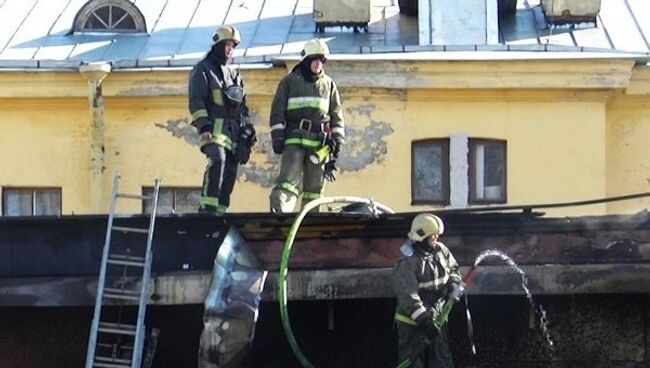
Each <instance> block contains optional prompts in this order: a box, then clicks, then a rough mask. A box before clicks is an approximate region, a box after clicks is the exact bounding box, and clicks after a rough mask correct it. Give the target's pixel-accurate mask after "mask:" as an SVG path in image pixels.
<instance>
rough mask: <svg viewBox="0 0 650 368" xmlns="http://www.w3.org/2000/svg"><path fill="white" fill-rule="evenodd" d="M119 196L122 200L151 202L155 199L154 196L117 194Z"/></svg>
mask: <svg viewBox="0 0 650 368" xmlns="http://www.w3.org/2000/svg"><path fill="white" fill-rule="evenodd" d="M117 196H118V197H120V198H130V199H141V200H147V201H150V200H152V199H153V196H150V195H141V194H128V193H117Z"/></svg>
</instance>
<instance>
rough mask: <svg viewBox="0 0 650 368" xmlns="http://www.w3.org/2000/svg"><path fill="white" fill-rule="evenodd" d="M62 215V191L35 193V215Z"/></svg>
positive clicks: (39, 190)
mask: <svg viewBox="0 0 650 368" xmlns="http://www.w3.org/2000/svg"><path fill="white" fill-rule="evenodd" d="M60 214H61V191H60V190H59V189H37V190H35V191H34V215H35V216H58V215H60Z"/></svg>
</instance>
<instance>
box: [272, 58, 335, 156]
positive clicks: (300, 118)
mask: <svg viewBox="0 0 650 368" xmlns="http://www.w3.org/2000/svg"><path fill="white" fill-rule="evenodd" d="M323 123H329V126H330V129H331V133H332V138H333V139H334V140H335V141H336V143H337V144H338V146H339V147H340V146H342V145H343V143H344V140H345V123H344V121H343V111H342V107H341V97H340V95H339V91H338V88H337V87H336V83H334V80H332V78H330V77H329V76H328V75H327V74H325V73H324V72H322V73H321V74H320V75H317V76H314V80H313V81H308V80H306V79H305V77H304V75H303V73H302V72H301V71H300V64H298V66H296V67H295V68H294V69H293V70H292V71H291V73H289V74H288V75H286V76H285V77H284V78H282V80H281V81H280V83H279V85H278V88H277V91H276V93H275V97H274V98H273V104H272V105H271V120H270V126H271V137H272V138H273V139H278V138H279V137H282V138H283V139H284V144H285V145H290V144H293V145H300V146H303V147H307V148H318V147H320V146H321V145H322V143H323V142H322V141H321V140H319V133H320V132H321V129H322V126H321V124H323Z"/></svg>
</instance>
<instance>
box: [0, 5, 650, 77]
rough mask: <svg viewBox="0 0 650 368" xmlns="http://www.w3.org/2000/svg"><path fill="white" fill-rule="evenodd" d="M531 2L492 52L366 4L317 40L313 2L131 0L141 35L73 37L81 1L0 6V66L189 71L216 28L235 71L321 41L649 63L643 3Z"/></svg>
mask: <svg viewBox="0 0 650 368" xmlns="http://www.w3.org/2000/svg"><path fill="white" fill-rule="evenodd" d="M539 1H540V0H519V1H518V3H517V10H516V12H515V13H514V14H511V15H508V16H504V17H501V18H500V19H499V24H498V31H499V42H500V43H499V44H491V45H486V44H470V45H458V44H448V45H447V44H444V43H442V44H437V45H419V39H418V18H417V17H415V16H406V15H402V14H400V12H399V7H398V6H397V0H371V1H370V4H371V19H370V23H369V26H368V32H363V31H362V32H354V31H353V29H351V28H346V27H328V28H326V29H325V32H324V33H317V32H315V31H316V27H315V23H314V20H313V16H312V12H313V0H218V1H217V0H133V1H132V2H133V3H134V4H135V5H136V6H137V7H138V9H139V10H140V11H141V12H142V14H143V16H144V17H145V20H146V24H147V29H148V34H120V33H111V34H74V33H71V28H72V26H73V22H74V17H75V15H76V14H77V12H78V11H79V9H80V8H81V7H82V6H83V5H84V4H85V3H86V0H0V68H3V69H8V68H10V69H13V68H18V69H32V68H34V69H55V70H58V69H76V68H77V67H78V66H79V65H80V64H82V63H90V62H99V61H110V62H112V63H113V67H114V68H117V69H119V68H148V67H187V66H191V65H193V64H194V63H195V62H196V61H197V60H198V59H199V58H201V57H202V56H203V54H204V53H205V52H206V51H207V49H208V48H209V46H210V42H211V35H212V33H213V32H214V30H215V29H216V27H218V26H219V25H220V24H223V23H226V24H233V25H235V26H237V27H238V28H239V29H240V30H241V33H242V43H241V44H240V46H239V47H238V48H237V50H236V54H235V56H236V60H235V62H238V63H260V62H262V63H268V62H271V60H272V59H273V58H275V57H277V56H281V55H284V56H289V55H296V54H297V53H299V51H300V50H301V49H302V45H303V44H304V42H306V41H307V40H309V39H311V38H314V37H323V38H326V39H327V40H328V44H329V46H330V49H331V50H332V52H333V53H334V54H353V55H357V56H364V55H367V54H387V53H391V54H393V55H394V53H418V52H422V51H445V52H452V51H474V52H477V53H480V52H483V53H484V52H495V51H533V52H549V51H554V52H573V53H576V52H584V51H588V52H605V53H619V52H624V53H633V54H641V55H642V56H648V55H650V44H649V40H650V1H647V0H602V8H601V12H600V14H599V15H598V17H597V21H596V23H595V24H593V23H588V24H578V25H574V26H561V27H549V26H548V25H547V24H546V22H545V20H544V15H543V14H542V11H541V6H540V4H539ZM450 3H453V2H450ZM386 56H388V54H387V55H386Z"/></svg>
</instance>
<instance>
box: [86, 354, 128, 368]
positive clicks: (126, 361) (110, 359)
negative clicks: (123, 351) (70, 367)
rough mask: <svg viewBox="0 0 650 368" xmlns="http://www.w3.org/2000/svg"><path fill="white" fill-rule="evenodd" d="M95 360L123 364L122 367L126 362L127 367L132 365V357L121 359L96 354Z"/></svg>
mask: <svg viewBox="0 0 650 368" xmlns="http://www.w3.org/2000/svg"><path fill="white" fill-rule="evenodd" d="M95 362H96V363H114V364H121V365H120V367H123V366H124V364H126V366H127V367H128V366H130V365H131V359H120V358H113V357H103V356H96V357H95Z"/></svg>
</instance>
